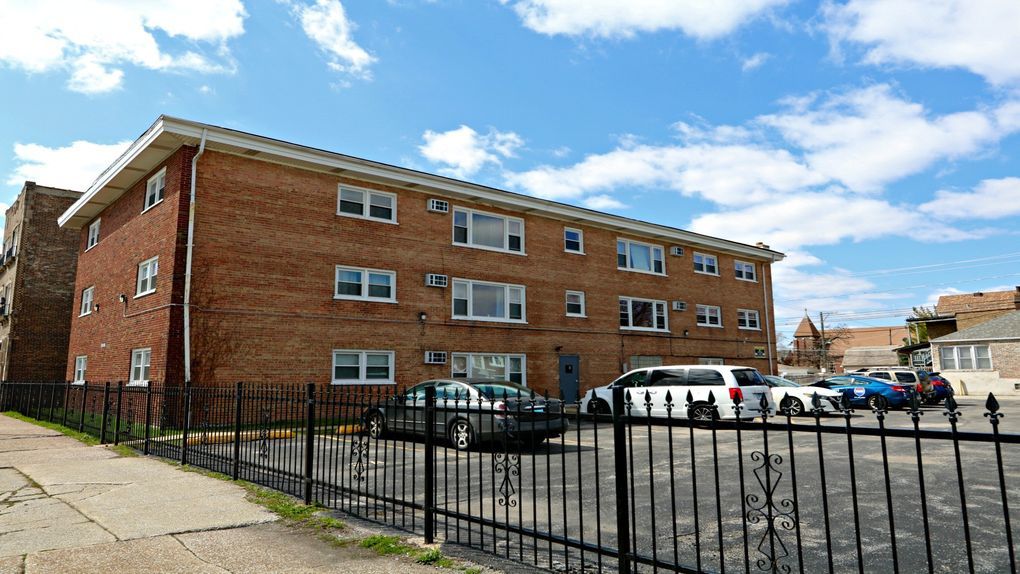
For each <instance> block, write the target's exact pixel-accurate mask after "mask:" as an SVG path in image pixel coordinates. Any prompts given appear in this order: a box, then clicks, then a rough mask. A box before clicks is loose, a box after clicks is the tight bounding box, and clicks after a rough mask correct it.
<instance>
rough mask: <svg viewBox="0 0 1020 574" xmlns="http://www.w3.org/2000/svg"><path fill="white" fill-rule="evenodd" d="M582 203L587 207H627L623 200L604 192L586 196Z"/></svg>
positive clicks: (602, 208)
mask: <svg viewBox="0 0 1020 574" xmlns="http://www.w3.org/2000/svg"><path fill="white" fill-rule="evenodd" d="M581 203H583V204H584V206H585V207H589V208H591V209H600V210H606V209H624V208H626V207H627V206H626V205H624V204H623V203H622V202H621V201H619V200H617V199H613V198H612V197H610V196H608V195H604V194H603V195H592V196H589V197H586V198H584V200H582V201H581Z"/></svg>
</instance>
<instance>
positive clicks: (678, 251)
mask: <svg viewBox="0 0 1020 574" xmlns="http://www.w3.org/2000/svg"><path fill="white" fill-rule="evenodd" d="M669 254H670V255H676V256H677V257H681V256H683V254H684V248H683V247H680V246H679V245H674V246H672V247H670V248H669Z"/></svg>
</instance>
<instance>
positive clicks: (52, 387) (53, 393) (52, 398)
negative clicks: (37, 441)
mask: <svg viewBox="0 0 1020 574" xmlns="http://www.w3.org/2000/svg"><path fill="white" fill-rule="evenodd" d="M49 387H50V414H49V416H48V417H46V420H47V421H49V422H53V403H55V402H56V398H57V385H56V384H50V385H49Z"/></svg>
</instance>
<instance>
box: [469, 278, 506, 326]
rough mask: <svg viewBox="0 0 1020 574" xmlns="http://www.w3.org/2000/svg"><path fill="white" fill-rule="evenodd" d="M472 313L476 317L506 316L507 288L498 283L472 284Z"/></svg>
mask: <svg viewBox="0 0 1020 574" xmlns="http://www.w3.org/2000/svg"><path fill="white" fill-rule="evenodd" d="M471 295H472V314H473V315H474V316H475V317H496V318H503V317H505V316H506V289H505V288H503V287H500V286H497V285H482V284H476V285H472V286H471Z"/></svg>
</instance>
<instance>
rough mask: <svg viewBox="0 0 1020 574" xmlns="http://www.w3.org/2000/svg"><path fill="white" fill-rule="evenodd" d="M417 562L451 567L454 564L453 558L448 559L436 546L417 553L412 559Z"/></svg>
mask: <svg viewBox="0 0 1020 574" xmlns="http://www.w3.org/2000/svg"><path fill="white" fill-rule="evenodd" d="M414 561H415V562H417V563H418V564H424V565H426V566H435V567H437V568H452V567H453V566H454V562H453V560H450V559H449V558H447V557H446V556H443V553H442V552H440V551H439V549H438V548H430V549H428V550H426V551H424V552H421V553H419V554H418V556H416V557H415V559H414Z"/></svg>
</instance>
